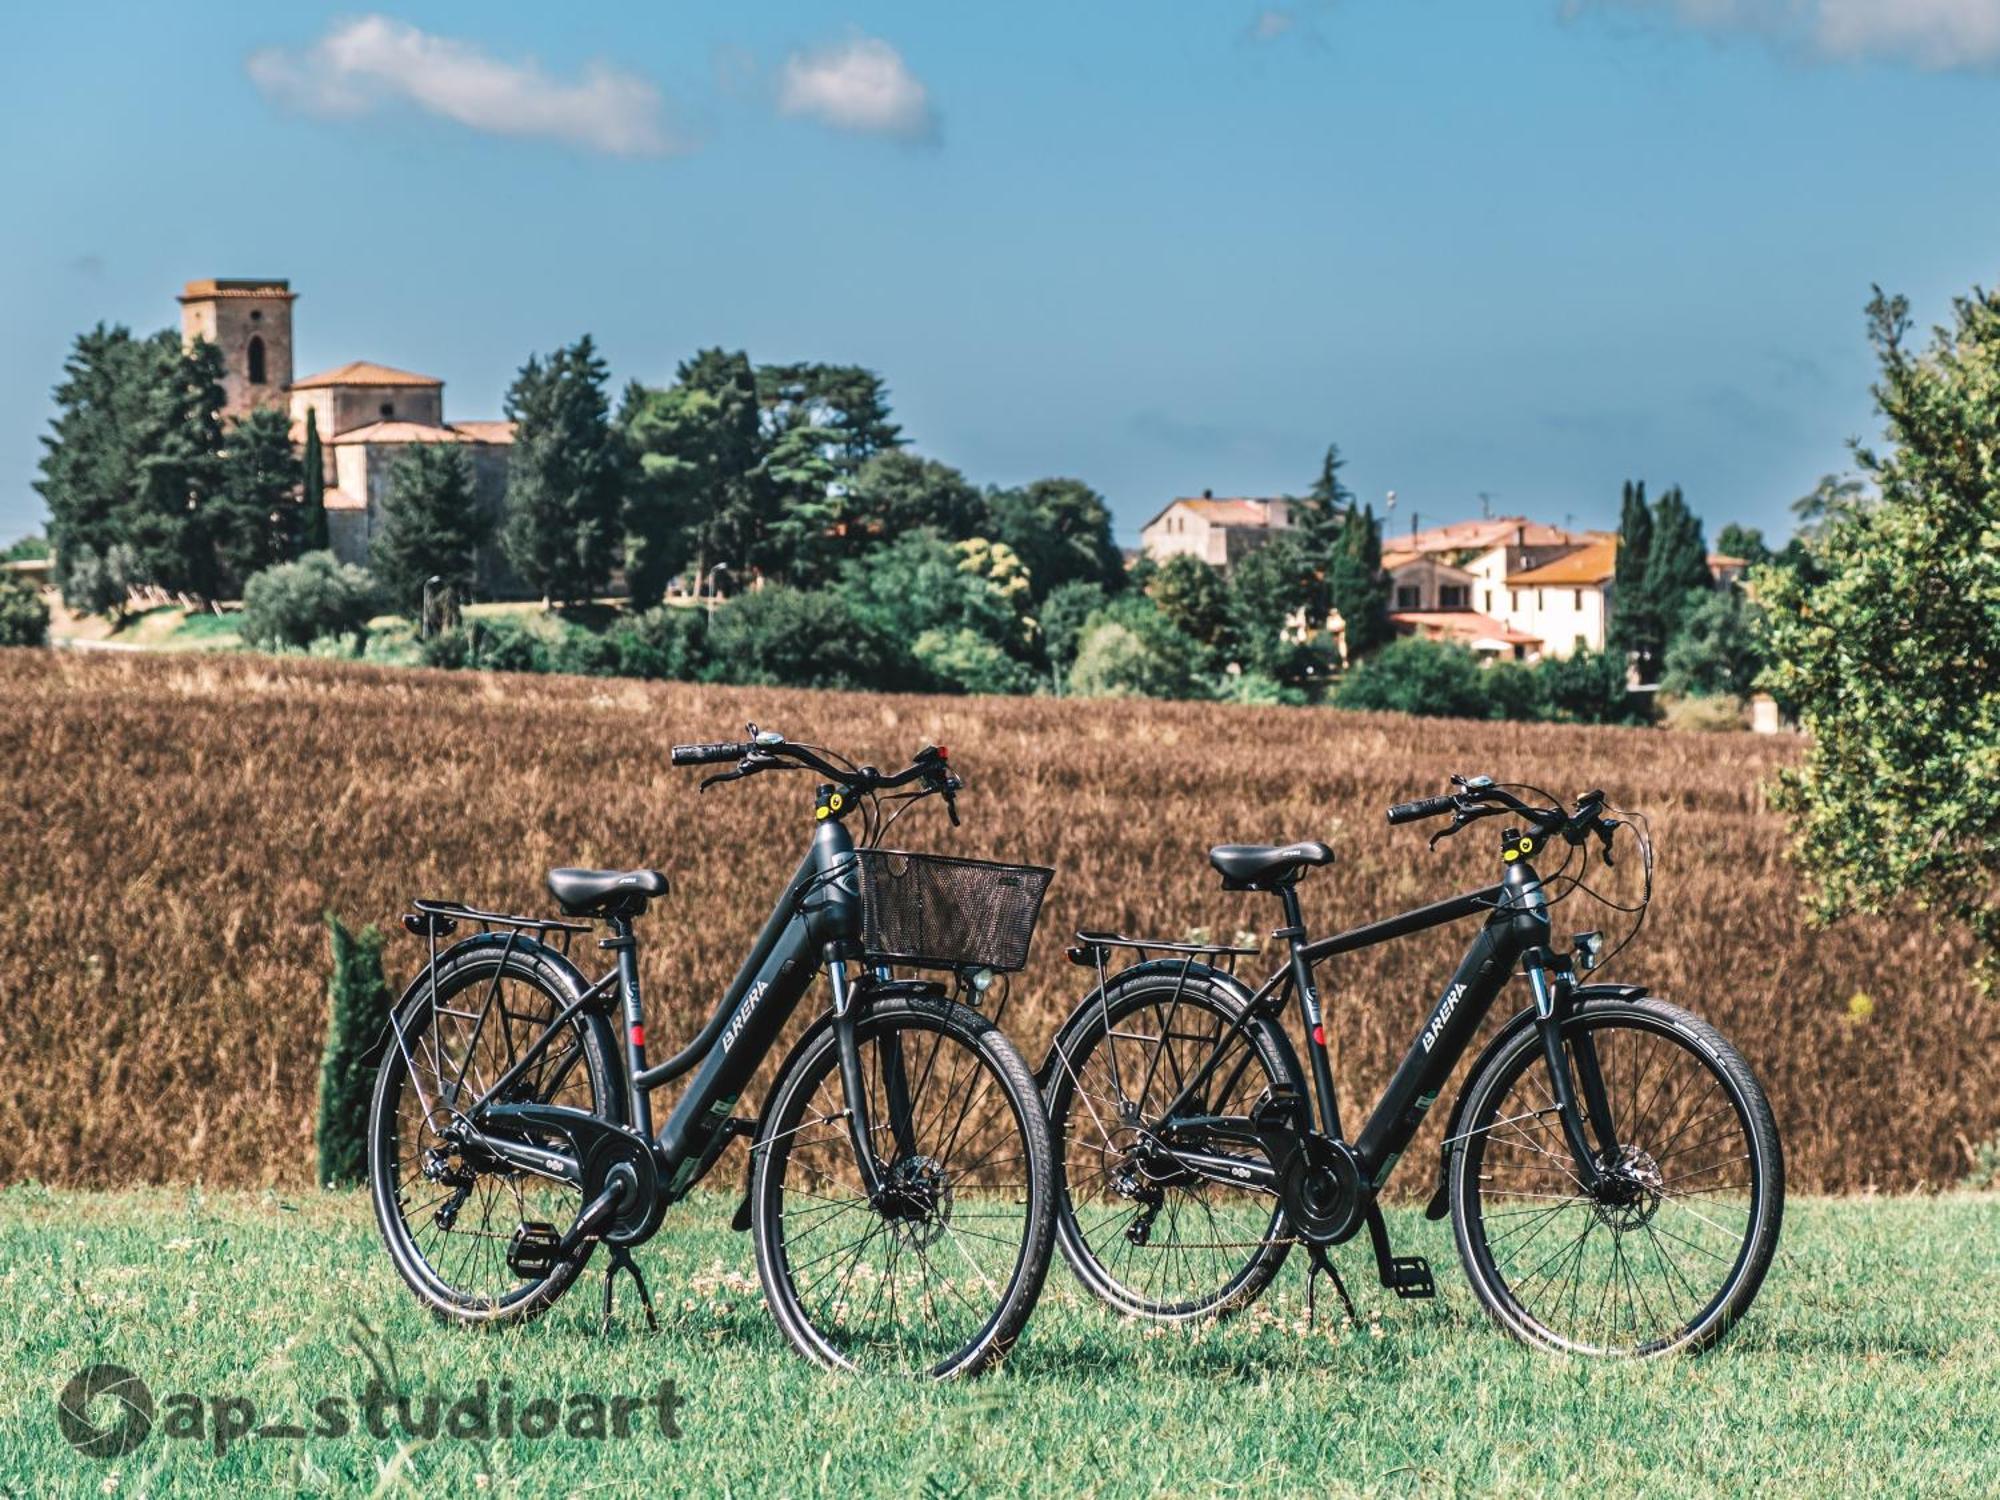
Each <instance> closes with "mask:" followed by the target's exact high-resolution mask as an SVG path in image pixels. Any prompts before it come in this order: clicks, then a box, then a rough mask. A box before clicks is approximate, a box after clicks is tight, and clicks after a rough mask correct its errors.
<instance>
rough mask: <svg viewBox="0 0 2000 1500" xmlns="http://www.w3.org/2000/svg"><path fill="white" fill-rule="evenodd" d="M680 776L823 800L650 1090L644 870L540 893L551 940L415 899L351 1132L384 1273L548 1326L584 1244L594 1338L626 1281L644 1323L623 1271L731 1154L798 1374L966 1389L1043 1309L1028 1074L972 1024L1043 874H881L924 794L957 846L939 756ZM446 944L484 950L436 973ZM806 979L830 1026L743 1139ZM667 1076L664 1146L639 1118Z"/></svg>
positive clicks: (809, 1043)
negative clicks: (585, 965)
mask: <svg viewBox="0 0 2000 1500" xmlns="http://www.w3.org/2000/svg"><path fill="white" fill-rule="evenodd" d="M673 761H674V764H676V765H683V766H686V765H707V764H722V763H733V764H732V769H730V770H728V771H725V772H723V773H721V774H719V775H715V776H710V777H708V778H707V779H706V780H704V781H703V782H702V789H703V790H706V789H707V788H708V787H710V786H713V785H715V784H717V783H721V782H731V781H740V780H743V779H745V778H747V777H751V776H757V775H761V774H765V773H768V772H774V771H808V772H813V773H816V774H817V775H818V776H819V777H820V778H821V780H820V781H819V784H818V786H817V789H816V791H815V793H814V798H813V802H812V804H811V805H812V817H813V822H814V827H813V832H812V839H811V844H810V847H809V848H808V849H807V851H806V853H805V856H804V858H803V859H801V861H800V862H799V865H798V868H797V869H796V871H795V872H794V873H793V875H792V877H791V878H790V880H788V881H787V882H786V885H785V889H784V892H783V894H782V895H781V896H780V897H779V899H778V902H777V904H776V906H775V907H773V909H772V911H771V914H770V917H769V919H768V920H767V921H766V922H765V923H764V926H763V930H762V931H761V932H760V933H759V934H758V936H757V939H756V941H755V943H754V944H753V945H752V947H751V950H750V953H749V955H748V956H747V957H746V958H745V959H744V960H743V963H742V965H741V967H740V968H739V969H738V970H737V973H736V977H735V978H734V979H733V980H732V981H731V983H730V985H729V987H728V988H727V990H726V991H725V992H724V993H723V995H722V997H721V999H720V1000H719V1001H718V1002H717V1004H716V1006H715V1009H714V1011H713V1013H712V1014H711V1015H710V1016H709V1018H708V1021H707V1023H706V1024H705V1025H703V1026H702V1028H701V1029H700V1031H699V1032H698V1033H697V1034H696V1035H695V1036H694V1038H693V1039H692V1040H691V1041H689V1042H688V1044H687V1045H686V1046H685V1047H683V1048H681V1049H680V1051H678V1052H676V1053H675V1054H674V1055H673V1056H672V1057H669V1058H667V1059H666V1060H665V1061H663V1062H658V1063H649V1062H648V1061H647V1055H646V1034H645V1014H644V1008H643V1004H642V1000H641V995H640V988H639V964H638V938H637V936H636V935H635V931H634V922H635V920H636V919H637V918H638V917H639V916H640V915H641V914H642V913H644V912H645V910H646V909H647V906H648V904H649V903H650V902H652V901H654V900H656V899H658V898H660V897H662V896H664V895H665V894H666V892H667V879H666V877H665V876H664V875H662V874H660V873H659V872H658V871H655V870H576V869H562V870H552V871H550V872H549V876H548V887H549V891H550V893H551V894H552V895H553V896H554V897H555V899H556V901H557V903H558V904H559V905H560V907H561V908H562V911H563V913H564V916H563V917H562V918H561V919H554V918H542V917H532V916H516V915H508V914H504V913H498V912H490V911H482V910H479V909H476V908H473V907H469V906H464V905H460V904H457V903H453V902H443V901H428V900H427V901H418V902H416V903H414V905H415V910H414V912H412V913H411V914H410V915H409V916H407V917H405V918H404V922H405V925H406V926H407V927H408V928H409V930H410V931H412V932H413V933H416V934H417V935H419V936H421V937H423V938H424V939H425V941H426V942H427V943H428V945H429V959H428V962H427V963H426V965H425V967H424V970H423V973H422V974H421V975H420V976H419V978H418V979H417V980H416V981H415V982H414V983H413V984H412V985H411V986H410V988H409V990H408V991H407V992H406V993H405V994H404V995H403V997H402V999H401V1000H400V1001H399V1002H398V1004H397V1006H396V1008H395V1011H394V1013H393V1015H392V1019H391V1024H390V1026H389V1039H388V1042H387V1044H386V1047H385V1051H384V1054H383V1059H382V1063H381V1068H380V1073H379V1076H378V1079H377V1083H376V1090H375V1097H374V1103H373V1108H372V1111H371V1118H370V1137H369V1139H370V1148H369V1149H370V1158H369V1167H370V1173H369V1175H370V1182H371V1188H372V1193H373V1197H374V1203H375V1212H376V1219H377V1221H378V1224H379V1225H380V1228H381V1230H382V1235H383V1238H384V1240H385V1241H386V1242H387V1245H388V1248H389V1252H390V1255H391V1257H392V1258H393V1259H394V1261H395V1264H396V1269H397V1270H398V1272H399V1273H401V1275H402V1277H403V1279H404V1280H405V1281H406V1282H407V1283H408V1284H409V1286H410V1288H411V1289H412V1290H413V1291H414V1292H415V1293H416V1295H417V1296H418V1298H419V1299H420V1300H422V1301H423V1302H424V1303H425V1304H427V1305H428V1306H430V1307H431V1308H433V1309H434V1310H435V1311H436V1312H437V1313H439V1314H440V1315H441V1316H443V1317H446V1318H448V1319H452V1320H456V1321H459V1322H463V1323H468V1324H480V1323H484V1324H491V1323H505V1322H511V1321H516V1320H520V1319H525V1318H529V1317H533V1316H535V1315H536V1314H538V1313H541V1312H543V1311H545V1310H546V1309H547V1308H548V1307H549V1306H550V1305H551V1304H553V1303H554V1302H555V1301H556V1299H557V1298H558V1297H560V1296H561V1295H562V1294H563V1292H564V1291H566V1290H567V1289H568V1288H569V1287H570V1286H571V1285H572V1284H573V1283H574V1281H575V1280H576V1278H577V1276H578V1275H579V1274H580V1273H581V1271H582V1270H583V1268H584V1265H585V1263H586V1262H587V1261H588V1260H589V1258H590V1256H591V1254H592V1253H593V1251H594V1249H595V1248H596V1247H597V1246H598V1245H600V1244H601V1245H603V1246H604V1247H605V1248H606V1250H607V1252H608V1254H609V1255H610V1257H611V1260H610V1264H609V1266H608V1268H607V1270H606V1274H605V1284H604V1316H605V1318H606V1320H607V1322H608V1320H609V1318H610V1313H611V1299H612V1288H613V1284H614V1278H615V1276H616V1274H617V1273H618V1272H619V1271H620V1270H626V1271H628V1272H629V1273H630V1274H631V1276H632V1278H633V1280H634V1282H635V1284H636V1285H637V1287H638V1290H639V1293H640V1296H641V1299H642V1300H643V1301H644V1302H645V1307H646V1314H647V1318H648V1320H649V1322H650V1321H652V1319H653V1310H652V1303H651V1299H650V1297H648V1296H647V1294H646V1288H645V1283H644V1280H643V1278H641V1277H640V1275H639V1272H638V1268H637V1266H636V1265H635V1264H634V1263H633V1262H632V1260H631V1258H630V1252H631V1250H632V1248H633V1247H634V1246H636V1245H639V1244H641V1243H643V1242H644V1241H645V1240H647V1239H648V1238H650V1237H651V1236H652V1235H653V1234H654V1233H655V1232H656V1231H657V1230H658V1229H659V1227H660V1225H661V1222H662V1220H663V1218H664V1216H665V1213H666V1210H667V1209H668V1207H669V1206H670V1205H672V1204H674V1203H676V1202H678V1201H680V1200H682V1199H684V1198H686V1197H687V1195H688V1194H689V1193H690V1192H691V1191H692V1190H693V1189H694V1188H695V1187H696V1185H697V1184H699V1183H700V1182H702V1180H703V1179H704V1177H705V1176H706V1175H707V1174H708V1173H709V1172H710V1170H711V1169H712V1168H713V1167H714V1166H715V1164H716V1162H717V1160H718V1159H719V1158H720V1156H721V1155H722V1152H723V1150H724V1148H725V1147H727V1145H728V1144H729V1142H730V1141H732V1140H734V1139H736V1138H737V1137H739V1136H740V1137H743V1138H745V1139H746V1140H748V1141H749V1142H750V1148H749V1163H748V1169H747V1173H746V1179H745V1189H744V1195H743V1199H742V1202H741V1204H740V1205H739V1207H738V1209H737V1213H736V1218H735V1222H734V1227H735V1228H737V1229H739V1230H743V1229H748V1230H750V1231H752V1234H753V1238H754V1242H755V1246H756V1258H757V1270H758V1275H759V1277H760V1279H761V1281H762V1283H763V1288H764V1293H765V1298H766V1301H767V1302H768V1303H769V1305H770V1308H771V1311H772V1313H773V1315H774V1316H775V1317H776V1319H777V1321H778V1325H779V1326H780V1328H782V1329H783V1330H784V1332H785V1335H786V1337H787V1338H788V1339H790V1341H791V1342H792V1344H793V1345H794V1346H795V1347H796V1348H797V1349H798V1350H799V1351H800V1352H801V1353H803V1354H805V1355H806V1356H807V1357H808V1358H810V1359H813V1360H815V1361H817V1362H819V1363H821V1364H824V1365H827V1366H832V1367H839V1368H849V1369H857V1368H858V1369H870V1368H873V1369H893V1370H899V1371H908V1372H916V1373H923V1374H928V1375H931V1376H935V1377H939V1378H943V1377H947V1376H954V1375H964V1374H971V1373H974V1372H976V1371H978V1370H980V1369H982V1368H984V1367H985V1366H986V1365H987V1364H989V1363H990V1362H991V1361H992V1360H993V1359H995V1358H996V1357H998V1356H999V1355H1000V1354H1001V1353H1003V1352H1004V1351H1005V1350H1006V1349H1007V1348H1008V1346H1009V1345H1010V1344H1011V1343H1012V1342H1013V1341H1014V1339H1015V1338H1016V1337H1018V1335H1019V1333H1020V1331H1021V1328H1022V1325H1023V1324H1024V1323H1025V1322H1026V1320H1027V1317H1028V1314H1029V1312H1030V1311H1031V1310H1032V1309H1033V1307H1034V1303H1035V1299H1036V1297H1037V1296H1038V1295H1039V1294H1040V1290H1041V1286H1042V1281H1043V1278H1044V1275H1045V1273H1046V1271H1047V1268H1048V1261H1049V1255H1050V1250H1051V1242H1052V1237H1053V1229H1054V1215H1055V1209H1054V1202H1053V1181H1054V1167H1053V1153H1052V1149H1051V1146H1050V1142H1049V1131H1048V1124H1047V1121H1046V1118H1045V1116H1044V1115H1043V1112H1042V1108H1041V1102H1040V1099H1039V1097H1038V1094H1037V1090H1036V1085H1035V1081H1034V1078H1033V1076H1032V1074H1031V1072H1030V1070H1029V1068H1028V1067H1027V1065H1026V1064H1025V1063H1024V1062H1023V1061H1022V1059H1021V1057H1020V1054H1019V1053H1018V1052H1017V1051H1016V1050H1015V1048H1014V1047H1013V1045H1012V1044H1011V1043H1010V1042H1009V1041H1008V1040H1007V1038H1006V1037H1005V1036H1004V1035H1003V1034H1002V1033H1001V1031H1000V1030H999V1028H998V1026H997V1024H996V1018H995V1017H993V1016H989V1015H987V1014H984V1013H982V1011H981V1010H980V1009H978V1008H976V1007H977V1006H978V1005H980V1004H982V1003H984V1001H985V1000H986V999H988V998H991V997H992V995H993V990H994V986H995V982H996V979H997V977H998V976H1002V975H1005V974H1009V973H1011V972H1013V971H1015V970H1018V969H1020V968H1021V967H1022V966H1023V965H1024V964H1025V963H1026V961H1027V956H1028V947H1029V942H1030V940H1031V938H1032V936H1033V933H1034V927H1035V921H1036V917H1037V915H1038V913H1039V911H1040V908H1041V901H1042V896H1043V894H1044V892H1045V890H1046V888H1047V885H1048V881H1049V877H1050V874H1051V872H1050V871H1049V870H1047V869H1045V868H1041V867H1037V866H1023V865H1001V864H993V863H989V862H986V861H981V860H966V859H955V858H948V857H945V856H940V855H932V854H918V853H908V852H903V851H897V850H890V849H884V848H882V847H880V840H881V837H882V835H883V834H884V833H885V832H886V831H887V828H888V826H889V825H890V824H891V823H893V822H894V821H895V819H896V818H897V817H900V816H901V814H902V813H903V812H904V811H905V810H906V809H907V808H908V806H909V805H910V804H911V803H913V802H915V801H918V800H920V799H922V798H926V797H931V796H936V797H938V798H939V799H940V800H942V802H943V803H944V805H945V808H946V810H947V812H948V813H949V814H950V817H951V821H952V823H953V824H954V825H955V824H956V823H957V822H958V811H957V805H956V796H957V793H958V791H959V789H960V787H961V786H962V785H963V783H962V782H961V781H960V779H959V777H958V776H957V775H956V774H955V772H954V771H953V769H952V768H951V766H950V764H949V761H948V759H947V756H946V752H945V751H944V750H943V749H942V748H939V747H935V746H927V747H926V748H925V749H923V750H921V751H919V752H918V754H917V756H916V757H915V759H914V760H913V761H912V762H911V764H910V765H909V766H907V767H905V768H904V769H903V770H901V771H898V772H895V773H893V774H885V773H883V772H881V771H878V770H876V769H875V768H874V767H872V766H866V765H856V764H854V763H853V762H851V761H849V760H848V759H847V758H846V757H844V756H840V755H837V754H835V753H834V752H832V751H830V750H827V749H826V748H825V747H823V746H814V745H803V744H793V743H791V742H790V741H788V740H786V739H785V738H784V737H783V736H782V735H779V734H776V733H774V732H771V731H763V732H759V731H758V730H757V728H756V726H755V725H752V726H750V738H749V739H748V740H747V741H745V742H741V743H729V744H715V745H681V746H676V747H675V748H674V751H673ZM857 814H858V815H859V820H860V824H861V837H860V839H859V841H858V842H857V840H856V838H855V836H854V833H853V832H852V831H851V829H850V826H849V824H850V820H852V819H854V818H855V817H856V815H857ZM596 923H602V924H603V927H604V933H603V935H600V936H596V942H597V946H598V947H599V948H600V949H603V950H606V951H607V952H609V953H610V954H611V955H612V956H613V959H614V963H613V967H612V968H611V970H610V972H608V973H606V974H604V975H603V976H602V977H601V978H599V979H597V980H595V981H592V980H589V979H587V978H586V977H585V976H584V974H583V973H582V972H581V971H580V970H579V969H578V967H577V966H576V964H575V963H574V962H573V961H572V960H571V958H570V957H569V949H570V947H571V945H572V944H573V943H574V942H575V941H576V940H577V939H579V938H582V937H584V936H587V935H594V934H596V933H597V928H596V927H595V926H594V925H593V924H596ZM465 924H472V925H474V926H477V927H478V928H479V929H480V930H479V931H478V933H477V934H476V935H473V936H469V937H465V938H463V939H462V940H461V941H458V942H457V943H455V944H452V945H451V946H449V947H445V946H442V944H443V943H444V941H445V940H446V939H449V938H450V937H452V936H453V934H454V933H455V932H456V931H457V929H458V928H459V927H460V926H461V925H465ZM898 968H914V969H921V970H929V971H933V972H937V971H942V972H943V973H944V974H945V975H947V976H948V979H940V978H935V977H932V978H922V977H898V974H897V972H896V970H897V969H898ZM822 971H824V972H825V973H826V975H827V978H828V981H829V984H828V1004H827V1007H826V1009H825V1010H824V1011H823V1012H822V1013H821V1014H820V1015H819V1016H818V1017H817V1019H815V1020H814V1021H813V1022H812V1024H811V1025H810V1026H809V1027H808V1028H807V1029H806V1030H805V1032H804V1034H803V1035H802V1036H800V1037H799V1039H798V1041H797V1042H796V1043H795V1044H794V1045H793V1047H792V1049H791V1051H790V1053H789V1054H788V1055H787V1056H786V1057H785V1059H784V1060H783V1062H782V1063H781V1064H780V1065H779V1067H778V1070H777V1072H776V1074H775V1077H774V1079H773V1081H772V1083H771V1085H770V1087H769V1088H768V1090H767V1091H766V1093H765V1097H764V1101H763V1106H762V1109H761V1111H760V1113H759V1114H758V1115H757V1116H756V1117H755V1118H749V1117H745V1116H740V1115H737V1114H736V1113H734V1110H735V1107H736V1103H737V1100H738V1099H739V1098H740V1097H741V1095H742V1094H743V1092H744V1090H745V1088H746V1087H747V1086H748V1085H749V1083H750V1081H751V1078H752V1076H753V1075H754V1074H755V1073H756V1072H757V1069H758V1067H759V1065H760V1064H761V1063H762V1062H763V1060H764V1059H765V1057H766V1056H767V1055H769V1053H770V1052H771V1050H772V1049H773V1046H774V1044H775V1043H776V1042H777V1040H778V1038H779V1035H780V1033H781V1031H782V1030H783V1028H784V1027H785V1024H786V1022H787V1020H788V1019H789V1018H790V1017H791V1016H792V1014H793V1013H794V1011H795V1010H796V1008H797V1006H798V1004H799V1002H800V1000H801V999H802V998H803V997H804V996H805V994H806V992H807V990H808V989H809V988H810V987H811V985H812V982H813V980H814V979H815V977H817V976H818V975H819V974H820V973H821V972H822ZM1000 996H1001V997H1002V998H1004V981H1003V982H1002V983H1001V985H1000ZM683 1078H685V1079H687V1082H686V1084H685V1086H684V1088H683V1089H682V1091H681V1093H680V1095H679V1097H678V1099H677V1100H676V1101H675V1102H674V1104H673V1106H672V1108H671V1109H670V1110H669V1111H668V1112H667V1117H666V1120H665V1123H664V1124H662V1125H661V1126H660V1127H659V1128H658V1129H657V1131H656V1130H655V1128H654V1120H653V1108H652V1100H651V1096H652V1095H653V1093H654V1092H655V1091H656V1090H658V1089H660V1088H662V1087H663V1086H664V1085H666V1084H669V1083H672V1082H674V1081H676V1080H679V1079H683Z"/></svg>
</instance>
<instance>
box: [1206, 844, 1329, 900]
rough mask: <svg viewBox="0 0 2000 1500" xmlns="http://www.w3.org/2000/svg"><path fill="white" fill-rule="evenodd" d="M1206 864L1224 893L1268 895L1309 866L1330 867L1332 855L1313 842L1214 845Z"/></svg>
mask: <svg viewBox="0 0 2000 1500" xmlns="http://www.w3.org/2000/svg"><path fill="white" fill-rule="evenodd" d="M1208 862H1209V863H1210V864H1212V865H1214V866H1215V868H1216V872H1217V873H1218V874H1219V875H1221V876H1222V888H1223V889H1224V890H1226V891H1269V890H1275V889H1276V888H1277V887H1279V886H1281V885H1284V884H1286V883H1287V882H1288V881H1293V880H1296V879H1298V877H1299V872H1300V871H1301V870H1304V869H1306V868H1307V867H1308V866H1311V865H1330V864H1332V863H1333V851H1332V850H1331V849H1329V848H1327V847H1326V845H1324V844H1322V843H1320V842H1318V841H1317V840H1314V839H1307V840H1305V841H1303V842H1301V843H1297V844H1217V845H1216V846H1215V847H1214V848H1213V849H1211V850H1209V851H1208Z"/></svg>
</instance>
